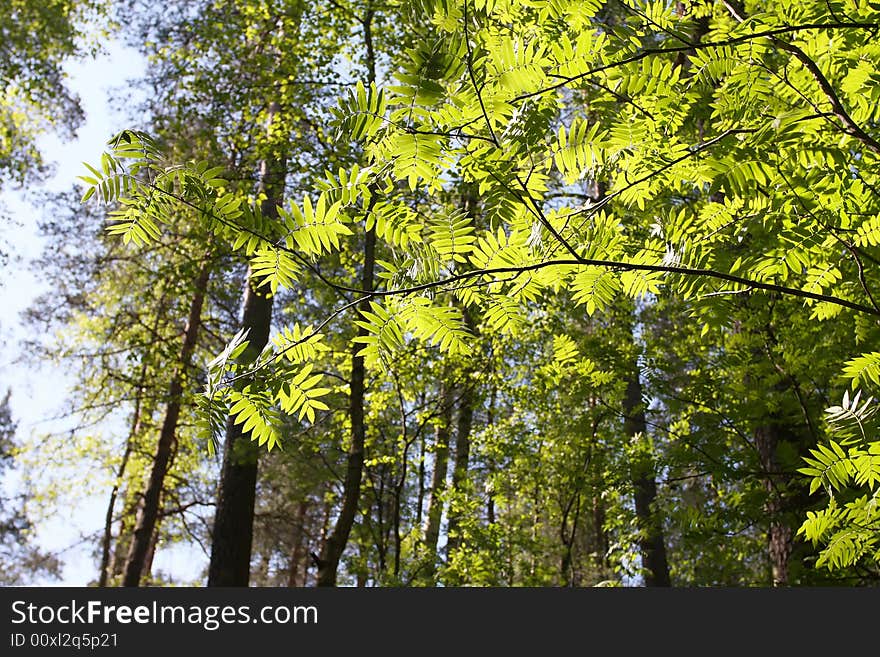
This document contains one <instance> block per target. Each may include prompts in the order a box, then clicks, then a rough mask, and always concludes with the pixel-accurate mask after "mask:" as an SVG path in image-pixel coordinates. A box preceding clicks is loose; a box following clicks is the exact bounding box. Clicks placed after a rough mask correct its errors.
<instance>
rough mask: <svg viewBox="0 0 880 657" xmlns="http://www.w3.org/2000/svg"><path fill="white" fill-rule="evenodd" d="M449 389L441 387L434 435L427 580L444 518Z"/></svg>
mask: <svg viewBox="0 0 880 657" xmlns="http://www.w3.org/2000/svg"><path fill="white" fill-rule="evenodd" d="M451 410H452V408H451V404H450V400H449V391H448V389H447V386H446V384H445V383H444V384H443V386H442V388H441V390H440V421H439V424H438V425H437V429H436V431H435V434H434V468H433V472H432V474H431V499H430V501H429V502H428V513H427V518H426V524H425V545H424V549H425V567H424V573H425V575H424V578H425V580H426V581H427V582H430V581H432V580H433V578H434V573H435V572H436V568H437V542H438V541H439V539H440V521H441V519H442V517H443V493H444V492H445V491H446V476H447V474H448V470H449V425H450V424H451V422H452V418H451V417H450V416H451V415H452V413H451Z"/></svg>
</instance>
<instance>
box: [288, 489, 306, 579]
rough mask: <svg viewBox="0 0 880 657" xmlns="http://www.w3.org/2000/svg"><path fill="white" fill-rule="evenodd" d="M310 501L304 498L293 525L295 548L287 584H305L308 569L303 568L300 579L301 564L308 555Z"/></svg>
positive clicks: (291, 556) (292, 552)
mask: <svg viewBox="0 0 880 657" xmlns="http://www.w3.org/2000/svg"><path fill="white" fill-rule="evenodd" d="M308 510H309V501H308V499H305V500H303V501H302V502H300V503H299V506H298V507H297V510H296V524H295V525H294V527H293V550H292V551H291V553H290V566H289V567H288V569H287V586H289V587H291V588H292V587H297V586H305V580H306V575H307V573H308V569H307V568H306V569H304V570H303V576H302V581H300V566H301V565H302V563H303V559H304V558H305V556H306V549H305V547H306V541H305V539H306V519H307V518H308Z"/></svg>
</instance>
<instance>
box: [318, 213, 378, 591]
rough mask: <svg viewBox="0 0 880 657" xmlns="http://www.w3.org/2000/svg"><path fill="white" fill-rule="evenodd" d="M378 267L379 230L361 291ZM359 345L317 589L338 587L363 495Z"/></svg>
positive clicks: (370, 239)
mask: <svg viewBox="0 0 880 657" xmlns="http://www.w3.org/2000/svg"><path fill="white" fill-rule="evenodd" d="M375 265H376V231H375V229H370V230H369V231H367V234H366V237H365V239H364V266H363V271H362V273H361V289H362V290H364V292H371V291H372V290H373V270H374V268H375ZM369 309H370V304H369V301H367V300H366V299H364V300H363V301H362V302H361V303H360V305H358V310H359V311H360V312H367V311H369ZM367 332H368V331H367V329H365V328H363V327H358V336H359V337H363V336H365V335H367ZM360 350H361V345H360V343H355V344H354V345H353V347H352V356H351V384H350V387H349V391H350V392H349V403H348V417H349V421H350V422H351V444H350V446H349V448H348V457H347V463H346V468H345V480H344V482H343V488H342V508H341V509H340V511H339V517H338V518H337V519H336V524H335V526H334V527H333V531H332V532H331V534H330V536H329V537H328V538H327V542H326V543H325V544H324V550H323V551H322V554H321V559H320V563H319V564H318V586H336V572H337V570H338V568H339V560H340V558H342V553H343V551H344V550H345V545H346V543H348V535H349V534H350V533H351V528H352V526H353V525H354V519H355V515H356V514H357V508H358V503H359V501H360V493H361V479H362V477H363V472H364V444H365V443H366V436H367V429H366V426H365V424H364V393H365V386H364V378H365V375H366V368H365V367H364V357H363V356H359V355H358V352H359V351H360Z"/></svg>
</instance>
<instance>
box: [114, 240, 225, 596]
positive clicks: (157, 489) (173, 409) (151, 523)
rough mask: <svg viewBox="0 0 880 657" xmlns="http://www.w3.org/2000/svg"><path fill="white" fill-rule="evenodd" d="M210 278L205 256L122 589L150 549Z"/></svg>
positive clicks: (134, 580) (137, 574)
mask: <svg viewBox="0 0 880 657" xmlns="http://www.w3.org/2000/svg"><path fill="white" fill-rule="evenodd" d="M210 275H211V257H210V255H207V256H206V257H205V259H204V261H203V263H202V266H201V269H200V270H199V273H198V276H197V277H196V281H195V285H194V290H193V296H192V301H191V302H190V308H189V316H188V318H187V322H186V327H185V329H184V332H183V345H182V346H181V348H180V357H179V359H178V362H177V369H176V370H175V372H174V374H173V376H172V377H171V382H170V384H169V386H168V405H167V406H166V407H165V418H164V420H163V421H162V428H161V430H160V432H159V442H158V444H157V445H156V453H155V456H154V458H153V465H152V467H151V469H150V478H149V481H148V483H147V489H146V490H145V491H144V497H143V503H142V505H141V508H140V510H139V512H138V516H137V520H136V523H135V529H134V536H133V537H132V541H131V546H130V548H129V552H128V558H127V559H126V562H125V573H124V576H123V580H122V584H123V586H139V585H140V581H141V575H142V573H143V571H144V563H145V560H146V557H147V552H148V551H149V548H150V541H151V540H152V537H153V531H154V529H155V526H156V519H157V518H158V516H159V502H160V497H161V496H162V488H163V486H164V484H165V476H166V475H167V474H168V470H169V468H170V465H171V459H172V456H173V452H174V442H175V435H176V433H177V422H178V419H179V418H180V406H181V402H182V399H183V392H184V386H185V382H186V376H187V370H188V369H189V367H190V363H191V361H192V354H193V351H195V347H196V342H197V340H198V334H199V327H200V325H201V321H202V306H203V305H204V302H205V292H206V290H207V287H208V279H209V277H210Z"/></svg>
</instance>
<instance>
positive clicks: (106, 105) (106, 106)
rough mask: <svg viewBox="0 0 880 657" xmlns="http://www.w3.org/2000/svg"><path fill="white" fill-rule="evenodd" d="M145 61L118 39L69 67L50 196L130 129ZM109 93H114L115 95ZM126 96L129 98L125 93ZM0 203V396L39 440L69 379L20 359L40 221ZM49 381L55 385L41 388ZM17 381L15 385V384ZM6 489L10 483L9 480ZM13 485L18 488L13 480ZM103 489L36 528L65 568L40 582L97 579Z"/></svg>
mask: <svg viewBox="0 0 880 657" xmlns="http://www.w3.org/2000/svg"><path fill="white" fill-rule="evenodd" d="M144 70H145V61H144V60H143V58H142V57H141V56H140V55H139V53H137V52H136V51H135V50H133V49H131V48H127V47H125V46H123V45H122V44H120V43H119V42H115V41H111V42H110V43H109V44H108V45H107V46H106V48H105V52H104V53H103V54H102V55H100V56H98V57H97V58H95V59H83V60H77V61H71V62H68V63H67V64H66V65H65V72H66V73H67V75H68V85H69V87H70V88H71V89H72V90H73V91H74V92H75V93H77V94H78V95H79V96H80V98H81V102H82V107H83V110H84V111H85V116H86V120H85V122H84V124H83V125H82V126H81V127H80V128H79V130H78V131H77V134H76V138H75V139H73V140H68V141H62V140H60V139H59V138H58V137H57V136H53V135H47V136H45V137H44V138H43V139H41V141H40V147H41V151H42V152H43V154H44V157H45V158H46V160H47V161H48V162H51V163H52V164H53V174H52V175H50V176H49V177H48V178H47V179H46V180H45V181H44V182H43V183H42V184H41V185H40V186H39V188H40V189H43V190H47V191H63V190H68V189H70V188H71V186H72V185H75V184H77V179H76V178H77V176H79V175H83V174H84V173H85V168H84V166H83V164H82V162H83V161H86V162H90V163H91V162H96V161H98V160H99V158H100V154H101V152H102V150H103V147H104V143H105V142H106V141H107V139H108V138H109V137H110V136H112V135H113V134H114V133H116V132H118V131H119V130H121V129H122V128H125V127H140V126H136V125H130V123H129V122H130V121H131V117H130V116H128V115H127V114H129V113H130V112H129V111H128V110H129V109H130V108H132V107H134V106H136V105H137V101H138V97H137V95H132V92H131V90H130V89H129V90H127V86H128V85H127V82H128V81H129V80H136V79H138V78H140V77H142V76H143V73H144ZM114 89H115V90H116V93H115V94H114ZM120 94H121V97H122V98H123V100H124V102H123V103H121V104H122V105H124V107H125V110H122V111H120V110H118V106H119V105H120V103H118V102H112V101H111V96H117V97H118V96H120ZM126 94H128V95H126ZM0 206H3V207H4V208H5V210H6V213H7V214H8V215H10V216H11V217H12V219H13V222H12V225H11V226H9V225H7V224H0V230H2V231H3V233H4V234H3V236H2V237H3V243H4V245H6V246H9V245H11V249H10V251H11V253H12V254H13V255H14V256H15V257H16V261H15V262H13V263H11V264H10V266H9V267H8V268H4V269H3V270H2V276H3V278H4V280H3V284H2V285H0V308H3V310H4V312H3V314H2V316H0V317H2V319H0V345H2V349H0V391H4V392H5V388H6V387H7V386H11V387H12V396H11V399H10V406H11V409H12V414H13V418H14V419H15V420H17V422H18V430H17V437H18V438H19V441H26V440H28V439H35V438H38V437H39V436H40V435H42V434H45V433H46V432H49V431H52V432H58V431H63V430H64V429H65V428H67V427H69V426H71V420H67V421H66V422H65V421H64V420H61V421H59V420H51V419H50V418H52V417H53V416H55V415H58V414H59V412H60V411H61V409H62V406H63V401H64V398H65V394H64V392H66V391H67V390H68V389H69V386H70V384H71V381H70V379H69V378H68V377H66V376H65V375H64V372H63V371H61V370H59V369H58V368H51V369H50V368H43V369H42V370H41V371H36V370H33V369H31V368H28V367H27V366H26V365H24V364H21V363H19V362H17V355H18V352H19V349H17V348H16V344H17V342H18V340H19V339H20V338H21V336H22V335H23V329H22V327H21V325H20V323H19V319H18V318H19V315H20V313H21V311H22V310H24V309H25V308H26V307H27V306H28V305H29V304H30V303H31V301H32V300H33V299H34V298H35V297H36V296H37V295H38V294H40V293H42V292H45V291H47V286H46V284H45V283H44V282H43V281H42V279H41V277H40V274H39V272H38V271H34V269H33V267H32V266H31V261H32V259H33V258H35V257H37V256H39V255H40V252H41V249H42V246H43V244H42V240H41V238H40V236H39V234H38V230H37V222H38V221H39V219H40V218H41V214H40V213H41V209H40V208H36V207H33V206H32V205H30V204H29V203H28V201H27V200H26V199H25V197H24V194H23V193H22V192H21V191H16V190H4V191H3V192H0ZM47 381H51V382H52V385H46V382H47ZM12 382H14V386H13V385H12ZM6 484H7V486H9V485H10V482H6ZM11 485H12V486H15V485H16V482H15V481H13V482H12V484H11ZM108 495H109V489H108V490H106V491H105V490H101V491H96V494H95V495H94V496H93V497H91V498H89V499H88V500H87V501H85V502H84V503H83V504H80V505H78V506H77V508H76V509H75V510H73V512H71V513H56V514H54V515H53V517H52V518H50V519H49V520H48V522H45V523H41V524H39V525H38V526H37V528H36V529H37V534H36V542H37V544H38V545H40V546H41V547H42V548H43V549H45V550H49V551H52V552H58V553H60V557H61V558H62V560H63V561H64V570H63V574H62V578H61V579H60V580H49V579H46V580H39V581H36V582H34V584H37V585H49V586H51V585H61V586H83V585H85V584H87V583H89V582H90V581H93V580H94V579H95V577H96V571H97V564H96V562H95V559H94V557H93V556H92V549H93V548H94V543H93V542H91V541H83V537H84V536H89V535H91V534H93V533H94V532H96V531H98V530H99V529H100V528H101V527H102V526H103V522H104V514H105V511H106V504H107V498H108ZM188 565H191V557H190V556H188V555H186V554H182V553H180V552H179V551H174V550H171V551H167V550H166V551H164V552H163V551H159V552H158V554H157V558H156V562H155V567H156V568H158V569H161V570H163V571H166V572H172V573H174V572H175V571H177V572H184V573H185V572H187V571H189V570H191V568H189V567H187V566H188Z"/></svg>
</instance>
